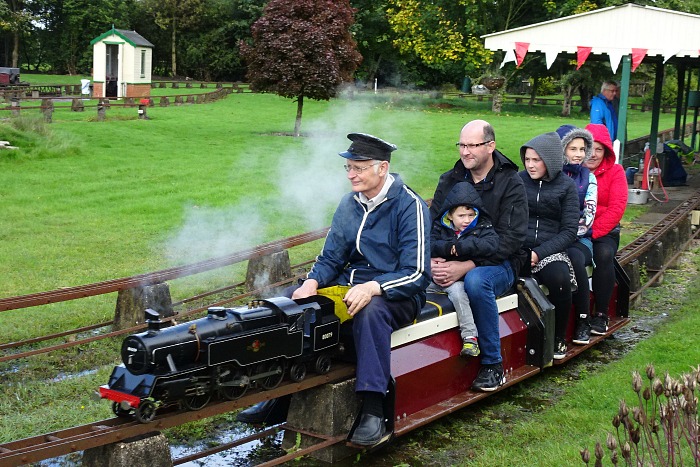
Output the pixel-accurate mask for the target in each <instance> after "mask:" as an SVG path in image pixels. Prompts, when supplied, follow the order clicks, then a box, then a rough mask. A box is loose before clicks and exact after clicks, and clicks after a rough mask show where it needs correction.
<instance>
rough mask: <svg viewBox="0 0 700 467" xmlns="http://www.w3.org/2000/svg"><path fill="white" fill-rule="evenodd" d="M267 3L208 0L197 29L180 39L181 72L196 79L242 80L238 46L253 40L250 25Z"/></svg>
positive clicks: (253, 0) (262, 0) (264, 0)
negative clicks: (240, 43)
mask: <svg viewBox="0 0 700 467" xmlns="http://www.w3.org/2000/svg"><path fill="white" fill-rule="evenodd" d="M265 3H267V2H266V0H208V1H207V4H206V9H205V10H204V11H203V14H202V21H201V23H199V27H198V28H197V30H193V31H189V32H187V33H185V34H183V35H181V36H180V43H181V44H182V45H181V46H180V47H179V48H178V70H180V73H181V74H182V73H183V72H184V74H186V75H187V76H191V77H193V78H195V79H205V80H207V81H212V80H217V81H218V80H229V81H242V80H244V79H245V72H246V70H245V66H244V65H243V63H242V59H241V56H240V51H239V49H238V43H239V42H240V41H241V40H247V39H250V28H251V25H252V24H253V23H254V22H255V21H256V20H258V19H259V18H260V17H261V16H262V12H263V8H264V6H265Z"/></svg>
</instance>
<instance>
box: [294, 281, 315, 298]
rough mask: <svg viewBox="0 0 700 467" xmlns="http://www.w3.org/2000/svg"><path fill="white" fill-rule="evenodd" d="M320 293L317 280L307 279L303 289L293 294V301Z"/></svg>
mask: <svg viewBox="0 0 700 467" xmlns="http://www.w3.org/2000/svg"><path fill="white" fill-rule="evenodd" d="M317 291H318V281H317V280H316V279H306V280H305V281H304V283H303V284H301V287H299V288H298V289H296V290H295V291H294V292H293V293H292V299H293V300H294V299H297V298H306V297H310V296H312V295H316V292H317Z"/></svg>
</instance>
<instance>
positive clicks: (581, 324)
mask: <svg viewBox="0 0 700 467" xmlns="http://www.w3.org/2000/svg"><path fill="white" fill-rule="evenodd" d="M571 342H573V343H574V344H579V345H586V344H588V343H589V342H591V324H590V323H589V322H588V319H579V321H578V324H577V325H576V332H574V338H573V339H572V340H571Z"/></svg>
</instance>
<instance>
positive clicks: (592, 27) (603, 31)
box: [482, 3, 700, 63]
mask: <svg viewBox="0 0 700 467" xmlns="http://www.w3.org/2000/svg"><path fill="white" fill-rule="evenodd" d="M482 37H483V38H484V39H485V46H486V48H487V49H489V50H504V51H512V50H515V49H516V46H515V43H516V42H520V43H529V46H528V47H527V51H529V52H534V51H540V52H543V53H545V54H556V53H568V54H575V53H576V52H577V49H578V47H591V48H592V49H591V53H592V54H608V56H609V57H610V59H611V63H612V61H613V60H615V61H616V62H618V63H619V57H622V56H623V55H628V54H630V53H632V49H646V56H661V57H663V59H664V61H666V60H668V59H670V58H672V57H678V58H682V57H690V58H698V56H700V50H699V49H698V48H699V47H700V16H698V15H694V14H690V13H682V12H678V11H672V10H665V9H662V8H657V7H651V6H640V5H636V4H633V3H628V4H626V5H620V6H615V7H608V8H601V9H599V10H594V11H590V12H586V13H581V14H578V15H573V16H567V17H564V18H558V19H554V20H550V21H544V22H542V23H536V24H532V25H529V26H523V27H519V28H515V29H509V30H506V31H501V32H497V33H493V34H486V35H484V36H482Z"/></svg>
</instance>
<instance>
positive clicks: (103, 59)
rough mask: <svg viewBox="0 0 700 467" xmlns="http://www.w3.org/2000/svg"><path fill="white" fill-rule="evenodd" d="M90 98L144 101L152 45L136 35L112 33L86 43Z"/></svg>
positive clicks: (118, 31)
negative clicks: (89, 47)
mask: <svg viewBox="0 0 700 467" xmlns="http://www.w3.org/2000/svg"><path fill="white" fill-rule="evenodd" d="M90 44H91V45H92V51H93V57H92V79H93V96H94V97H98V98H99V97H108V98H110V97H112V98H120V97H148V96H150V94H151V69H152V64H153V44H151V43H150V42H149V41H147V40H146V39H145V38H144V37H143V36H141V35H140V34H139V33H137V32H136V31H127V30H124V29H115V28H114V27H112V29H110V30H109V31H107V32H105V33H104V34H102V35H100V36H98V37H96V38H94V39H93V40H92V41H90Z"/></svg>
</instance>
